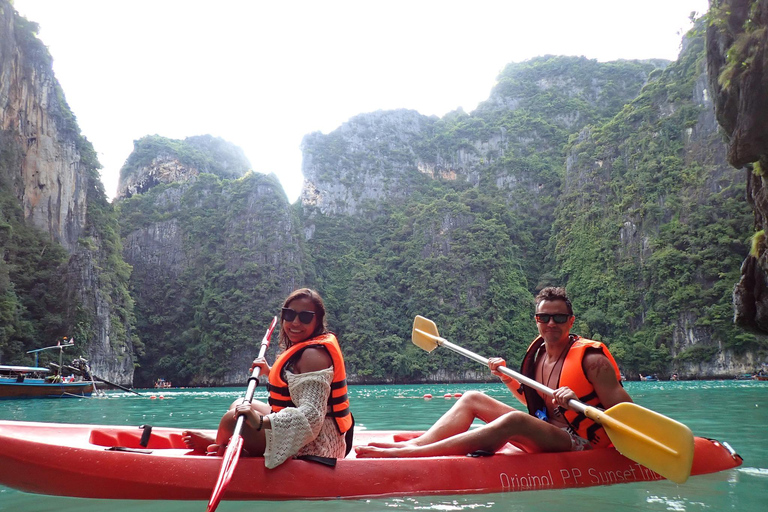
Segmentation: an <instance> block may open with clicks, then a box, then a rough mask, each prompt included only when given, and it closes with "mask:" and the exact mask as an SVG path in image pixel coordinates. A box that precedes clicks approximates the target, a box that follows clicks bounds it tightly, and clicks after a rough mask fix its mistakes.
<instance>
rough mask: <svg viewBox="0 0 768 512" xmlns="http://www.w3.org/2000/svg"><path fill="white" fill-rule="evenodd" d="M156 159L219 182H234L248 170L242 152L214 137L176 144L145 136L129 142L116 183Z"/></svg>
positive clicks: (185, 140)
mask: <svg viewBox="0 0 768 512" xmlns="http://www.w3.org/2000/svg"><path fill="white" fill-rule="evenodd" d="M160 156H166V157H169V158H174V159H177V160H178V161H179V163H181V164H182V165H186V166H189V167H193V168H195V169H197V170H198V171H200V172H204V173H210V174H215V175H216V176H219V177H221V178H237V177H240V176H242V175H243V174H245V173H246V172H247V171H248V169H250V168H251V164H250V162H249V161H248V159H247V158H246V157H245V154H244V153H243V150H242V149H240V148H239V147H238V146H235V145H234V144H232V143H230V142H227V141H225V140H224V139H220V138H218V137H213V136H211V135H198V136H194V137H187V138H186V139H184V140H177V139H168V138H166V137H161V136H159V135H147V136H146V137H142V138H141V139H139V140H135V141H133V151H132V152H131V154H130V155H129V156H128V159H127V160H126V162H125V165H123V168H122V169H120V181H121V182H123V181H124V180H125V179H126V178H127V177H128V176H130V175H132V174H133V173H135V172H136V171H137V170H139V169H141V168H143V167H148V166H150V165H151V164H152V161H153V160H154V159H156V158H158V157H160Z"/></svg>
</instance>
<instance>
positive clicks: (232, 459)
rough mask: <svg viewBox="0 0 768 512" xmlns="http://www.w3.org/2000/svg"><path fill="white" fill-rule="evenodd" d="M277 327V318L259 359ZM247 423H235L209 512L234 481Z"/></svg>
mask: <svg viewBox="0 0 768 512" xmlns="http://www.w3.org/2000/svg"><path fill="white" fill-rule="evenodd" d="M276 325H277V317H274V318H272V323H271V324H270V326H269V329H267V333H266V334H265V335H264V338H263V339H262V340H261V349H260V350H259V356H258V357H264V354H266V353H267V347H269V338H271V337H272V331H273V330H274V329H275V326H276ZM260 371H261V368H259V367H258V366H257V367H255V368H254V369H253V371H252V372H251V376H250V377H249V378H248V389H247V391H246V392H245V401H246V402H248V403H251V401H253V394H254V392H255V391H256V386H258V385H259V372H260ZM244 423H245V416H243V415H240V416H238V417H237V423H235V430H234V431H232V437H231V438H230V439H229V444H228V445H227V451H226V452H224V460H223V461H222V462H221V469H220V470H219V479H218V480H217V481H216V485H215V486H214V487H213V492H212V493H211V499H210V500H209V501H208V512H213V511H214V510H216V507H218V506H219V502H220V501H221V496H222V495H223V494H224V490H225V489H226V488H227V485H229V481H230V480H232V475H233V474H234V472H235V466H237V461H238V460H240V450H241V449H242V448H243V436H241V435H240V432H241V431H242V430H243V424H244Z"/></svg>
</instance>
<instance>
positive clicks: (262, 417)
mask: <svg viewBox="0 0 768 512" xmlns="http://www.w3.org/2000/svg"><path fill="white" fill-rule="evenodd" d="M263 426H264V416H262V415H261V414H259V426H258V427H256V430H261V427H263Z"/></svg>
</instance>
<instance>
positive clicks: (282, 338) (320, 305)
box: [277, 288, 328, 352]
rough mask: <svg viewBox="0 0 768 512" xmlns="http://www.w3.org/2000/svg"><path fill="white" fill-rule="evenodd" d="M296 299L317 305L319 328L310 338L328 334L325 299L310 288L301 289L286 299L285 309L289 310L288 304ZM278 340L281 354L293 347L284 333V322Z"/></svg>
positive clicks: (316, 312)
mask: <svg viewBox="0 0 768 512" xmlns="http://www.w3.org/2000/svg"><path fill="white" fill-rule="evenodd" d="M296 299H309V300H311V301H312V303H313V304H314V305H315V318H316V319H317V326H316V327H315V331H314V332H313V333H312V335H311V336H310V337H311V338H314V337H315V336H319V335H321V334H323V333H325V332H328V326H327V325H326V323H325V303H324V302H323V298H322V297H321V296H320V294H319V293H317V292H316V291H315V290H312V289H310V288H299V289H298V290H294V291H293V292H291V294H290V295H288V297H286V298H285V301H283V307H284V308H287V307H288V304H290V303H291V302H293V301H294V300H296ZM277 339H278V347H279V348H280V351H281V352H282V351H283V350H285V349H287V348H288V347H290V346H291V341H290V340H289V339H288V336H286V335H285V333H284V332H283V322H282V321H281V322H280V335H279V336H278V338H277Z"/></svg>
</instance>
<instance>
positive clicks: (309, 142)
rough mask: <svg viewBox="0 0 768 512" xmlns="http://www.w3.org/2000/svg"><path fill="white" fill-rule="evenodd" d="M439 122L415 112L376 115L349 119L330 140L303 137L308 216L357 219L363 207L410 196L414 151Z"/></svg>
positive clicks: (304, 196)
mask: <svg viewBox="0 0 768 512" xmlns="http://www.w3.org/2000/svg"><path fill="white" fill-rule="evenodd" d="M434 122H435V118H429V117H426V116H422V115H421V114H419V113H418V112H416V111H414V110H395V111H387V112H383V111H378V112H373V113H370V114H362V115H359V116H356V117H354V118H353V119H350V120H349V121H348V122H346V123H344V124H343V125H341V127H339V128H338V129H337V130H335V131H334V132H333V133H331V134H329V135H327V136H326V135H323V134H321V133H313V134H310V135H307V136H305V137H304V140H303V141H302V149H303V152H304V159H303V161H302V172H303V173H304V186H303V188H302V193H301V203H302V205H303V206H304V208H305V209H307V211H309V212H317V213H320V214H323V215H329V214H330V215H334V214H346V215H354V214H357V213H359V212H360V211H361V207H362V206H363V205H364V204H366V203H367V204H368V205H375V204H377V203H379V202H380V201H382V200H384V199H387V200H390V199H394V200H396V199H399V198H403V197H405V196H407V195H408V193H409V190H410V187H409V173H408V171H409V170H411V169H414V168H416V167H417V166H418V162H419V157H418V155H417V154H416V151H415V150H414V146H416V145H417V144H418V142H419V141H420V140H422V139H423V138H425V137H426V136H427V135H428V133H429V130H430V126H431V125H432V124H433V123H434Z"/></svg>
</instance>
